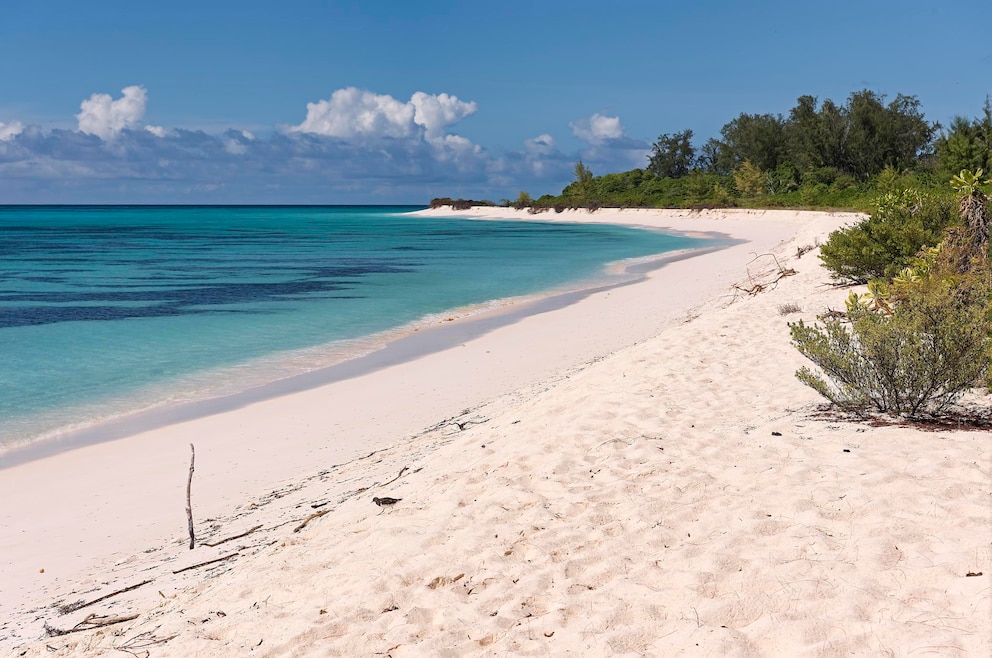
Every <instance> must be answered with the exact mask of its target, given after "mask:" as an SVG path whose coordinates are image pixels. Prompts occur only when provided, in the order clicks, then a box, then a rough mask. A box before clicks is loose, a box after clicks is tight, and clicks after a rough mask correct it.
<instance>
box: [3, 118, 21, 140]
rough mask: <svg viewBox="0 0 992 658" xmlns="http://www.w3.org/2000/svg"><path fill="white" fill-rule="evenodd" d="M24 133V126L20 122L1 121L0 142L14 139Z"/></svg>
mask: <svg viewBox="0 0 992 658" xmlns="http://www.w3.org/2000/svg"><path fill="white" fill-rule="evenodd" d="M22 132H24V124H22V123H21V122H20V121H13V122H11V123H4V122H2V121H0V142H5V141H7V140H10V139H14V138H15V137H17V136H18V135H20V134H21V133H22Z"/></svg>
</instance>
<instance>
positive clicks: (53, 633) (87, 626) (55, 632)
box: [45, 614, 138, 637]
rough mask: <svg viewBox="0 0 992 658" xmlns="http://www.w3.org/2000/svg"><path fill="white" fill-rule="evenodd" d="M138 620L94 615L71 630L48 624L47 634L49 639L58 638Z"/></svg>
mask: <svg viewBox="0 0 992 658" xmlns="http://www.w3.org/2000/svg"><path fill="white" fill-rule="evenodd" d="M137 618H138V615H125V616H124V617H101V616H100V615H97V614H92V615H89V616H88V617H86V619H84V620H83V621H81V622H79V623H78V624H76V625H75V626H73V627H72V628H69V629H61V628H54V627H52V626H49V625H47V624H46V625H45V632H46V633H47V634H48V636H49V637H58V636H59V635H68V634H69V633H81V632H82V631H91V630H93V629H94V628H103V627H104V626H113V625H114V624H123V623H124V622H126V621H131V620H132V619H137Z"/></svg>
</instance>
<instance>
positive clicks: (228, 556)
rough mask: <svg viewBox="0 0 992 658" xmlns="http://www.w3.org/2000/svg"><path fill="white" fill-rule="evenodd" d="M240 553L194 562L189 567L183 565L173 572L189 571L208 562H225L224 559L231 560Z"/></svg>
mask: <svg viewBox="0 0 992 658" xmlns="http://www.w3.org/2000/svg"><path fill="white" fill-rule="evenodd" d="M238 555H240V553H237V552H234V553H230V554H229V555H225V556H224V557H218V558H214V559H213V560H207V561H206V562H200V563H199V564H192V565H190V566H188V567H183V568H182V569H179V570H177V571H173V572H172V573H173V574H177V573H182V572H184V571H189V570H190V569H198V568H200V567H205V566H207V565H208V564H213V563H215V562H223V561H224V560H230V559H231V558H232V557H237V556H238Z"/></svg>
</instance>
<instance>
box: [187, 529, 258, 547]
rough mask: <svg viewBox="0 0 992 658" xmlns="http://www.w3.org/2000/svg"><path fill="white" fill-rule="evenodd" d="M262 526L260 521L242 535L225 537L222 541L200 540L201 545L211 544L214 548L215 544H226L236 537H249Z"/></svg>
mask: <svg viewBox="0 0 992 658" xmlns="http://www.w3.org/2000/svg"><path fill="white" fill-rule="evenodd" d="M261 527H262V524H261V523H259V524H258V525H257V526H255V527H254V528H250V529H249V530H245V531H244V532H242V533H241V534H240V535H234V536H233V537H227V538H225V539H221V540H220V541H215V542H214V543H212V544H208V543H206V542H200V546H209V547H210V548H213V547H214V546H220V545H221V544H226V543H227V542H229V541H233V540H235V539H241V538H242V537H247V536H248V535H250V534H251V533H253V532H255V531H256V530H258V529H259V528H261Z"/></svg>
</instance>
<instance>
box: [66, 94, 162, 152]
mask: <svg viewBox="0 0 992 658" xmlns="http://www.w3.org/2000/svg"><path fill="white" fill-rule="evenodd" d="M121 93H122V94H123V95H122V96H121V97H120V98H118V99H117V100H114V99H113V98H111V97H110V94H93V95H92V96H90V97H89V98H88V99H86V100H84V101H83V102H82V103H81V104H80V106H79V108H80V112H79V114H77V115H76V119H77V120H78V121H79V124H78V127H79V132H83V133H86V134H88V135H96V136H97V137H99V138H100V139H103V140H110V139H113V138H115V137H117V136H118V135H119V134H120V133H121V131H123V130H125V129H127V128H136V127H137V126H138V125H139V124H140V122H141V117H143V116H144V115H145V105H146V103H147V102H148V92H147V91H146V90H145V88H144V87H142V86H141V85H132V86H130V87H124V89H122V90H121Z"/></svg>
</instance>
